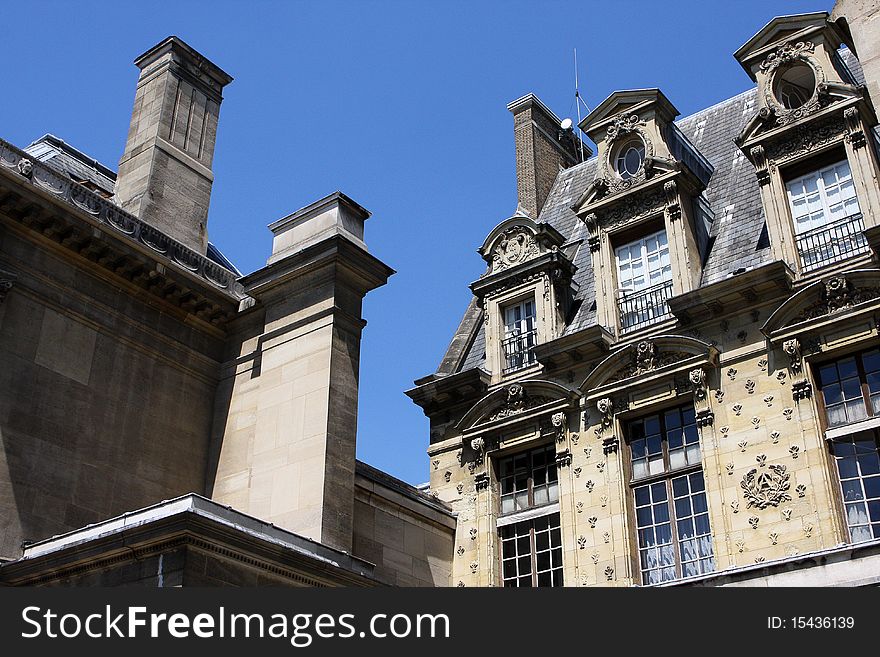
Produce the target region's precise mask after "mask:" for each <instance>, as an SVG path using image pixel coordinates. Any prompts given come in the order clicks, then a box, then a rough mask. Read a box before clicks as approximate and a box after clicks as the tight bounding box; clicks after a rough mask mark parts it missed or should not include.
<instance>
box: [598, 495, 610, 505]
mask: <svg viewBox="0 0 880 657" xmlns="http://www.w3.org/2000/svg"><path fill="white" fill-rule="evenodd" d="M599 504H601V505H602V506H608V496H607V495H602V496H601V497H599Z"/></svg>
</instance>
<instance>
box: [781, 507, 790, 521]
mask: <svg viewBox="0 0 880 657" xmlns="http://www.w3.org/2000/svg"><path fill="white" fill-rule="evenodd" d="M782 519H783V520H786V521H788V520H791V509H783V510H782Z"/></svg>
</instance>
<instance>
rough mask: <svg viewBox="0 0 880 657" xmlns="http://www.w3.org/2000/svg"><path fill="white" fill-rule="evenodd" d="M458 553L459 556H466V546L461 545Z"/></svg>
mask: <svg viewBox="0 0 880 657" xmlns="http://www.w3.org/2000/svg"><path fill="white" fill-rule="evenodd" d="M457 552H458V556H462V555H463V554H464V546H463V545H459V546H458V550H457Z"/></svg>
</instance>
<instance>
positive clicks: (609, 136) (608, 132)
mask: <svg viewBox="0 0 880 657" xmlns="http://www.w3.org/2000/svg"><path fill="white" fill-rule="evenodd" d="M640 125H644V123H643V122H642V121H641V120H640V119H639V117H638V115H637V114H631V115H629V116H618V117H615V118H614V123H612V124H611V125H609V126H608V127H607V128H606V129H605V138H606V140H607V141H609V142H612V141H614V140H615V139H617V138H618V137H619V136H620V135H623V134H626V133H629V132H632V131H633V130H635V129H636V128H638V127H639V126H640Z"/></svg>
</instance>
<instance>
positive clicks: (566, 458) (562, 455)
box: [556, 450, 571, 468]
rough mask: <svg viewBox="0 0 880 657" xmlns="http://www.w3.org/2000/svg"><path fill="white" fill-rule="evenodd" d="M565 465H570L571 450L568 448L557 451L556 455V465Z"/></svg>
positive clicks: (559, 466) (560, 466)
mask: <svg viewBox="0 0 880 657" xmlns="http://www.w3.org/2000/svg"><path fill="white" fill-rule="evenodd" d="M567 465H571V452H570V451H568V450H565V451H563V452H559V453H558V454H557V455H556V467H557V468H562V467H565V466H567Z"/></svg>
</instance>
